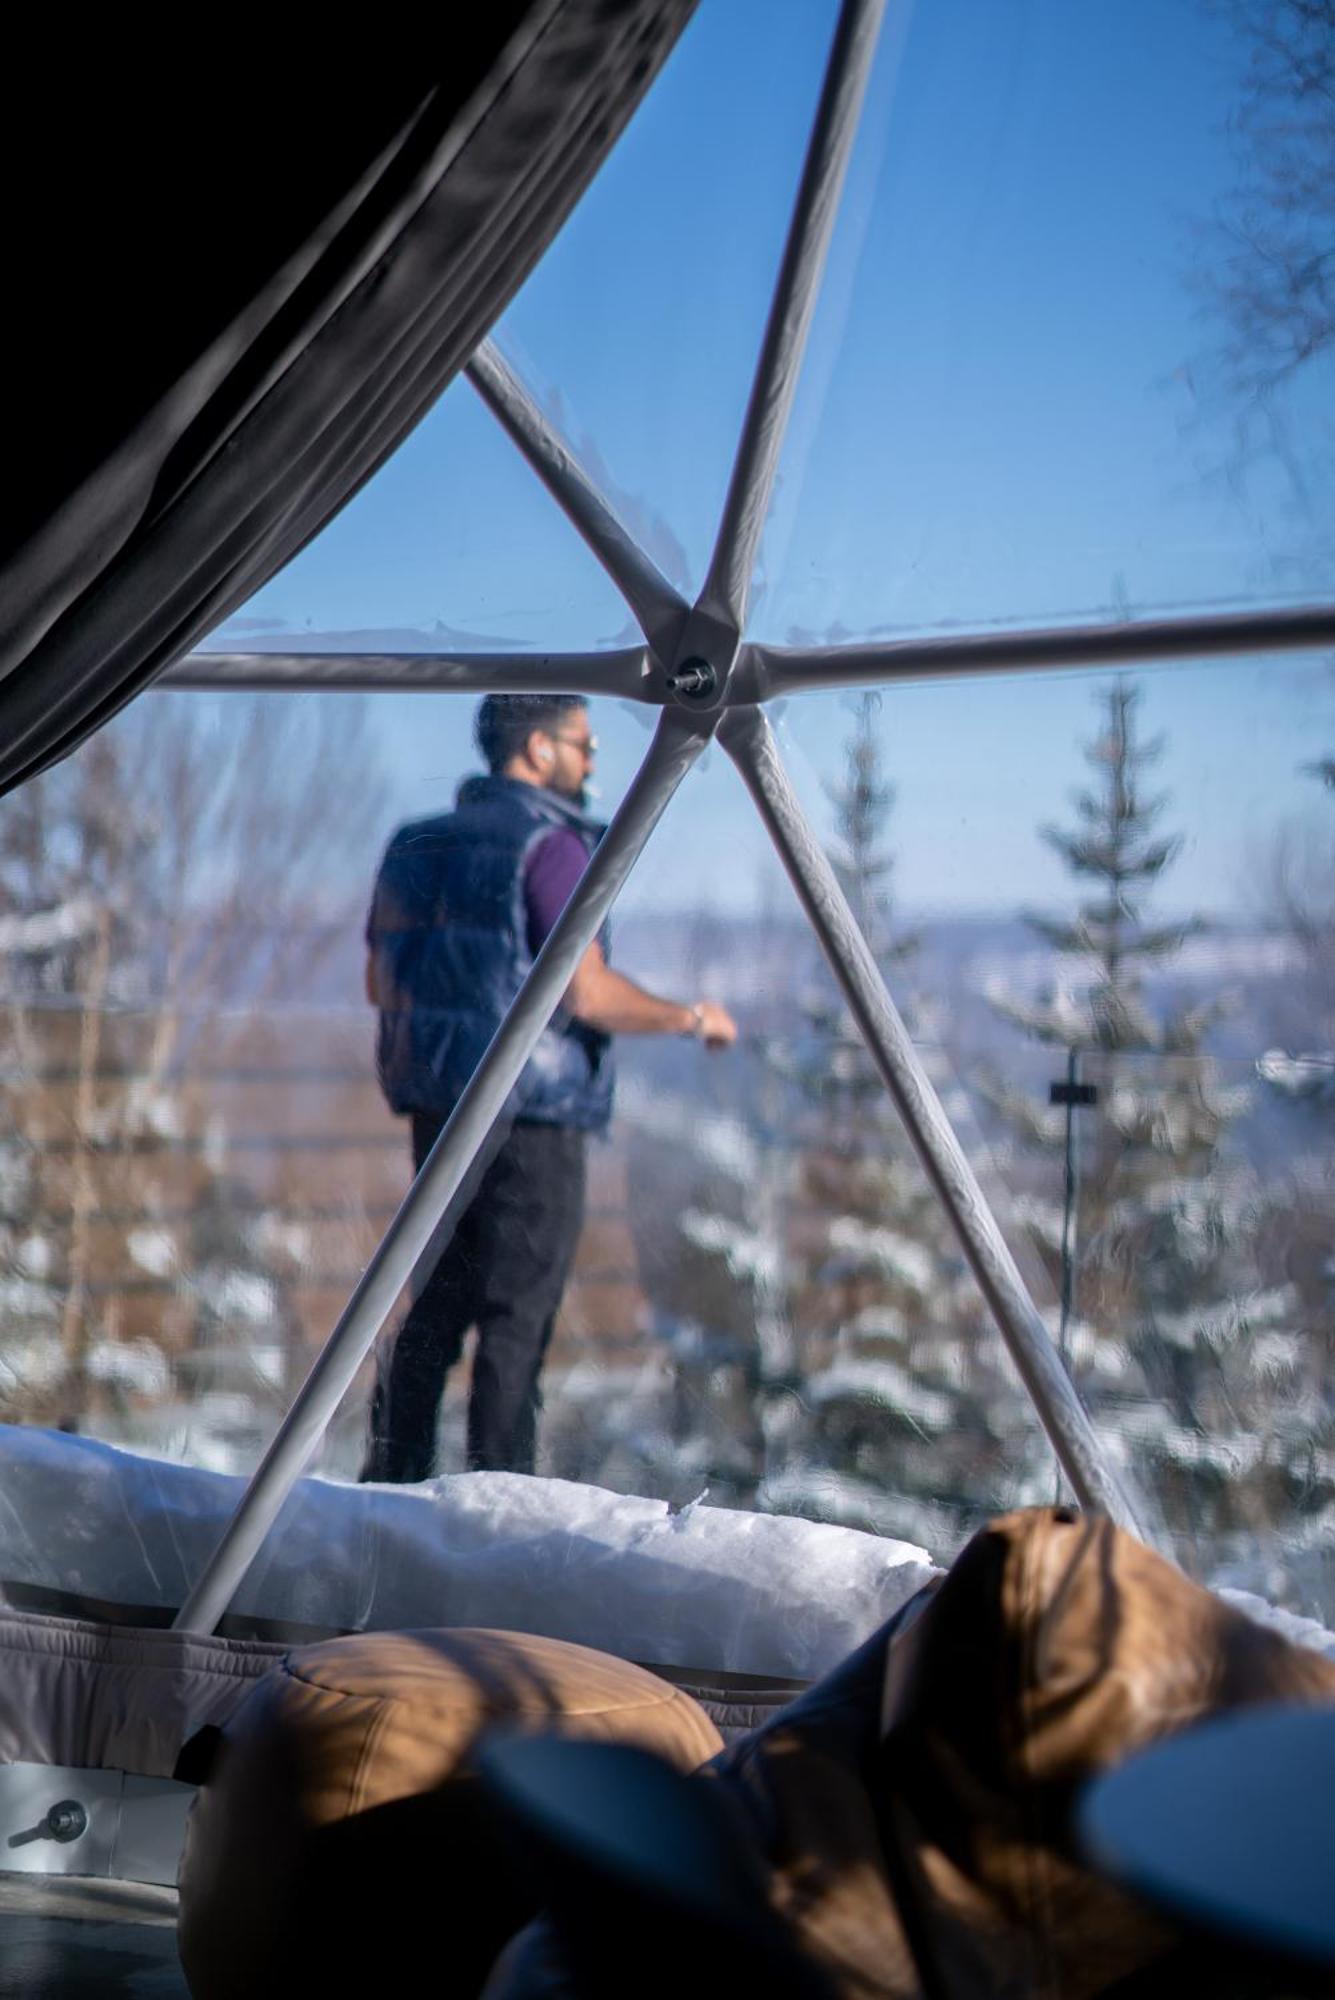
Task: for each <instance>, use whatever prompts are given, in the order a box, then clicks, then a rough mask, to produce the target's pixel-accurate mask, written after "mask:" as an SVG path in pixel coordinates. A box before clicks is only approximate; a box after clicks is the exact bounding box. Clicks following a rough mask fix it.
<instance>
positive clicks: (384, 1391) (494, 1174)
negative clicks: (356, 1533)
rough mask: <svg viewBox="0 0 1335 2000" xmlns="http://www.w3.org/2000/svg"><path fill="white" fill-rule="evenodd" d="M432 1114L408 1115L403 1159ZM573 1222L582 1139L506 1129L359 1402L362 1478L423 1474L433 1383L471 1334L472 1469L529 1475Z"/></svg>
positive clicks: (423, 1141) (428, 1143)
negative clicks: (364, 1406) (367, 1434)
mask: <svg viewBox="0 0 1335 2000" xmlns="http://www.w3.org/2000/svg"><path fill="white" fill-rule="evenodd" d="M444 1122H445V1121H444V1119H443V1118H437V1117H434V1116H432V1115H430V1114H428V1113H426V1112H415V1113H414V1114H413V1164H414V1166H415V1167H416V1168H417V1170H418V1171H419V1172H420V1170H421V1166H422V1162H423V1161H424V1160H425V1158H426V1156H427V1154H428V1153H429V1152H430V1150H431V1148H432V1145H433V1144H434V1143H435V1139H436V1135H437V1134H438V1132H439V1131H440V1128H441V1126H442V1125H443V1123H444ZM583 1216H584V1134H583V1133H582V1132H575V1131H571V1130H570V1129H569V1128H568V1127H566V1126H563V1125H525V1124H516V1125H514V1126H512V1128H511V1130H510V1132H509V1134H508V1136H507V1137H506V1138H505V1139H504V1140H503V1141H502V1142H501V1145H500V1148H499V1150H498V1151H497V1153H496V1154H495V1157H494V1158H493V1159H492V1161H491V1163H490V1165H489V1166H488V1167H487V1169H486V1171H485V1172H484V1174H483V1176H482V1179H481V1182H480V1183H479V1186H478V1191H477V1193H476V1194H475V1195H474V1197H473V1199H472V1201H471V1202H470V1204H469V1206H468V1207H467V1209H465V1211H464V1213H463V1215H462V1216H461V1217H460V1219H459V1224H458V1227H457V1228H456V1229H455V1232H454V1235H453V1238H452V1239H451V1241H450V1242H449V1243H448V1244H447V1245H446V1247H445V1249H444V1251H443V1252H442V1253H441V1258H440V1262H439V1263H438V1264H437V1265H436V1268H435V1270H434V1271H433V1272H432V1273H431V1275H430V1277H429V1278H427V1279H426V1280H425V1282H424V1283H423V1285H422V1287H421V1290H420V1291H419V1292H418V1294H417V1296H416V1298H415V1299H414V1300H413V1304H412V1307H411V1309H410V1311H409V1313H408V1316H407V1318H406V1319H405V1320H404V1322H403V1325H402V1327H401V1328H400V1330H399V1335H398V1338H397V1340H396V1341H395V1343H394V1351H393V1355H392V1356H391V1359H390V1364H389V1370H388V1375H387V1377H385V1378H382V1381H381V1383H380V1385H379V1386H378V1387H377V1389H376V1392H375V1399H374V1401H373V1403H372V1407H371V1447H370V1451H369V1453H368V1455H367V1460H366V1466H365V1469H364V1470H363V1472H362V1478H363V1479H380V1480H393V1481H398V1482H403V1481H413V1480H418V1479H429V1478H430V1477H431V1475H432V1473H433V1472H434V1470H435V1456H436V1421H437V1417H438V1414H439V1410H440V1398H441V1392H442V1391H443V1389H444V1387H445V1377H446V1376H447V1375H448V1373H449V1371H450V1369H451V1368H452V1367H453V1366H454V1364H455V1362H456V1361H457V1360H458V1359H459V1356H460V1354H461V1353H462V1352H463V1345H464V1340H465V1338H466V1337H467V1334H468V1331H469V1328H470V1327H476V1328H477V1351H476V1353H475V1355H474V1357H473V1383H472V1391H471V1394H470V1396H469V1401H468V1465H469V1469H470V1471H474V1472H532V1470H533V1455H534V1448H535V1445H536V1442H537V1419H538V1410H539V1407H540V1403H541V1398H540V1395H539V1390H538V1376H539V1374H540V1372H541V1369H542V1363H543V1358H544V1356H545V1355H546V1352H547V1343H548V1341H549V1340H550V1339H551V1336H552V1327H553V1326H554V1324H555V1322H556V1314H557V1310H558V1308H559V1306H560V1304H561V1294H562V1292H563V1291H564V1290H565V1284H566V1279H567V1277H568V1276H569V1272H570V1264H571V1260H572V1258H573V1257H574V1254H575V1244H576V1242H577V1240H578V1238H579V1231H580V1224H581V1222H582V1220H583Z"/></svg>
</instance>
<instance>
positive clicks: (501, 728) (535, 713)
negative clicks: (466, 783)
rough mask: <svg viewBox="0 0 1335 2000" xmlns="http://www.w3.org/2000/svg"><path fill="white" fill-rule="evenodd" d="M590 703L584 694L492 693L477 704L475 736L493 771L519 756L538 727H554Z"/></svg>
mask: <svg viewBox="0 0 1335 2000" xmlns="http://www.w3.org/2000/svg"><path fill="white" fill-rule="evenodd" d="M588 705H589V704H588V702H587V701H586V700H585V699H584V696H583V695H582V694H489V695H486V696H484V698H483V699H482V701H481V702H479V704H478V711H477V715H476V718H475V719H474V722H473V740H474V742H475V743H476V744H477V747H478V749H479V750H480V751H481V753H482V760H483V762H484V763H485V765H486V767H487V769H488V770H489V771H490V772H492V773H493V775H494V774H495V773H496V772H497V771H503V770H504V769H505V767H506V765H507V764H508V763H509V761H510V759H511V758H512V757H516V756H518V754H519V752H520V751H521V750H522V749H523V747H524V745H525V744H526V743H527V742H528V739H529V737H530V736H531V735H532V734H533V731H534V730H535V729H546V730H549V731H550V730H554V729H555V727H556V725H557V724H558V723H559V722H560V721H561V719H562V717H563V716H567V715H574V714H577V713H578V711H579V710H580V709H582V708H587V707H588Z"/></svg>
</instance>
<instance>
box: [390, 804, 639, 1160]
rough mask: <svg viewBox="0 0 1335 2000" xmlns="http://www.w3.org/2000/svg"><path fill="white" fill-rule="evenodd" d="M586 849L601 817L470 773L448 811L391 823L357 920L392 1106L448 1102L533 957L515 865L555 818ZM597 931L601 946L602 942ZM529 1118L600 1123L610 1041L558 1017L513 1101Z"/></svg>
mask: <svg viewBox="0 0 1335 2000" xmlns="http://www.w3.org/2000/svg"><path fill="white" fill-rule="evenodd" d="M557 826H566V827H570V828H572V829H573V830H574V831H575V832H576V833H578V834H579V836H580V838H581V839H582V840H583V842H584V844H585V846H586V847H587V848H588V849H589V851H590V853H592V851H593V849H594V847H595V846H596V845H597V842H598V840H599V838H600V836H601V834H602V828H601V826H599V825H597V824H596V823H595V822H594V821H592V820H590V819H587V818H586V817H585V815H584V814H583V813H582V812H581V811H580V810H579V808H578V807H577V806H575V805H573V804H570V803H568V802H567V801H566V800H565V799H562V798H559V797H558V796H557V795H556V794H555V793H554V792H548V791H543V790H540V789H539V788H538V787H537V786H536V785H525V784H521V783H519V782H518V781H517V780H515V779H512V778H468V779H466V780H465V782H464V784H463V785H462V786H461V787H460V790H459V797H458V802H457V804H456V807H455V810H454V811H453V812H452V813H442V814H441V815H440V816H439V817H437V818H435V819H424V820H415V821H413V822H412V823H411V824H410V825H408V826H404V827H400V828H399V831H398V832H397V833H396V834H395V836H394V838H393V840H391V842H390V844H389V847H388V849H387V850H386V853H385V858H384V861H383V862H382V863H381V866H380V874H379V877H378V879H377V882H376V891H375V899H374V901H373V903H372V905H371V917H370V922H369V924H368V927H367V935H368V941H369V943H370V945H371V948H372V951H373V952H374V954H375V961H376V969H377V977H378V980H379V991H380V995H381V999H382V1001H383V1000H384V999H385V998H386V996H387V995H393V996H395V998H396V1002H397V1004H394V1005H389V1006H384V1005H382V1008H381V1014H380V1038H379V1048H378V1057H379V1064H380V1081H381V1085H382V1087H383V1089H384V1092H385V1095H386V1097H387V1098H388V1099H389V1103H390V1106H391V1108H392V1109H393V1110H395V1111H399V1112H408V1111H429V1112H435V1113H438V1114H441V1115H444V1114H446V1113H448V1112H450V1111H452V1110H453V1108H454V1105H455V1103H456V1101H457V1100H458V1098H459V1096H460V1094H461V1092H462V1091H463V1088H464V1085H465V1084H466V1083H467V1082H468V1079H469V1077H470V1076H471V1075H472V1074H473V1070H474V1069H475V1067H476V1065H477V1062H478V1059H479V1057H480V1056H481V1054H482V1052H483V1050H484V1049H485V1048H486V1046H487V1044H488V1042H489V1041H490V1040H491V1038H492V1036H493V1035H494V1034H495V1032H496V1029H497V1028H498V1027H499V1026H500V1023H501V1020H502V1017H503V1016H504V1014H505V1011H506V1009H507V1008H508V1007H509V1005H510V1002H511V1001H512V1000H513V999H514V997H515V995H516V993H518V991H519V988H520V986H521V984H522V983H523V979H524V975H525V974H526V973H527V971H528V969H529V967H530V966H531V965H532V963H533V954H532V953H531V952H530V950H529V946H528V925H527V917H526V913H525V907H524V880H523V878H524V864H525V862H526V861H527V859H528V856H529V853H530V851H531V850H532V848H533V847H534V845H535V844H536V843H537V842H538V841H540V840H541V839H542V838H543V836H544V835H545V834H548V833H550V832H551V831H552V829H553V827H557ZM606 942H607V941H606V938H604V940H603V943H604V949H606ZM510 1104H511V1110H512V1112H513V1114H514V1115H515V1116H517V1117H519V1118H522V1119H528V1120H531V1121H532V1122H534V1123H535V1124H543V1125H568V1126H573V1127H575V1128H577V1129H578V1130H581V1131H585V1132H596V1131H601V1130H602V1129H603V1127H604V1126H605V1125H606V1124H607V1121H608V1119H609V1117H610V1116H611V1111H612V1053H611V1042H610V1039H609V1038H608V1036H606V1035H603V1034H599V1033H598V1032H597V1031H596V1030H595V1029H592V1028H586V1027H584V1026H583V1025H582V1024H581V1023H580V1022H578V1021H574V1020H572V1019H571V1018H570V1017H569V1016H568V1015H565V1014H562V1013H558V1014H557V1015H556V1017H555V1018H554V1020H553V1021H552V1024H551V1026H550V1027H549V1028H548V1029H547V1030H546V1032H545V1033H544V1034H543V1036H542V1039H541V1041H540V1042H539V1043H538V1046H537V1048H536V1049H535V1050H534V1052H533V1055H532V1057H531V1058H530V1059H529V1062H528V1063H527V1064H526V1066H525V1069H524V1073H523V1075H522V1077H521V1078H520V1081H519V1084H518V1085H517V1086H516V1089H515V1092H514V1094H513V1096H512V1098H511V1101H510Z"/></svg>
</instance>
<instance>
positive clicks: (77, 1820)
mask: <svg viewBox="0 0 1335 2000" xmlns="http://www.w3.org/2000/svg"><path fill="white" fill-rule="evenodd" d="M87 1830H88V1814H87V1813H86V1812H85V1811H84V1809H83V1807H82V1806H81V1805H80V1804H79V1801H78V1800H77V1799H61V1801H60V1803H59V1804H58V1805H54V1806H52V1808H51V1810H50V1812H49V1813H48V1814H47V1816H46V1831H47V1833H48V1834H49V1835H50V1837H51V1839H52V1840H77V1839H78V1838H79V1835H80V1834H81V1833H86V1832H87Z"/></svg>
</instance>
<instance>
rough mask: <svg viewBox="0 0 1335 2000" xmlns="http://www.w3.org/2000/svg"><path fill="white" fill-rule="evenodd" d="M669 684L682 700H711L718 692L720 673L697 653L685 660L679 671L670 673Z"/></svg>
mask: <svg viewBox="0 0 1335 2000" xmlns="http://www.w3.org/2000/svg"><path fill="white" fill-rule="evenodd" d="M667 684H668V686H669V687H670V688H671V690H672V692H673V694H675V695H676V696H678V698H679V699H680V700H682V701H709V700H710V699H711V698H712V696H713V695H714V694H715V693H716V692H717V689H718V675H717V674H716V673H715V672H714V669H713V667H712V666H711V665H710V663H709V661H708V660H705V659H701V658H700V657H699V656H698V655H697V656H696V657H695V658H693V659H690V660H683V661H682V663H681V665H680V666H679V667H678V668H677V671H676V672H675V673H673V674H669V675H668V677H667Z"/></svg>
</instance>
